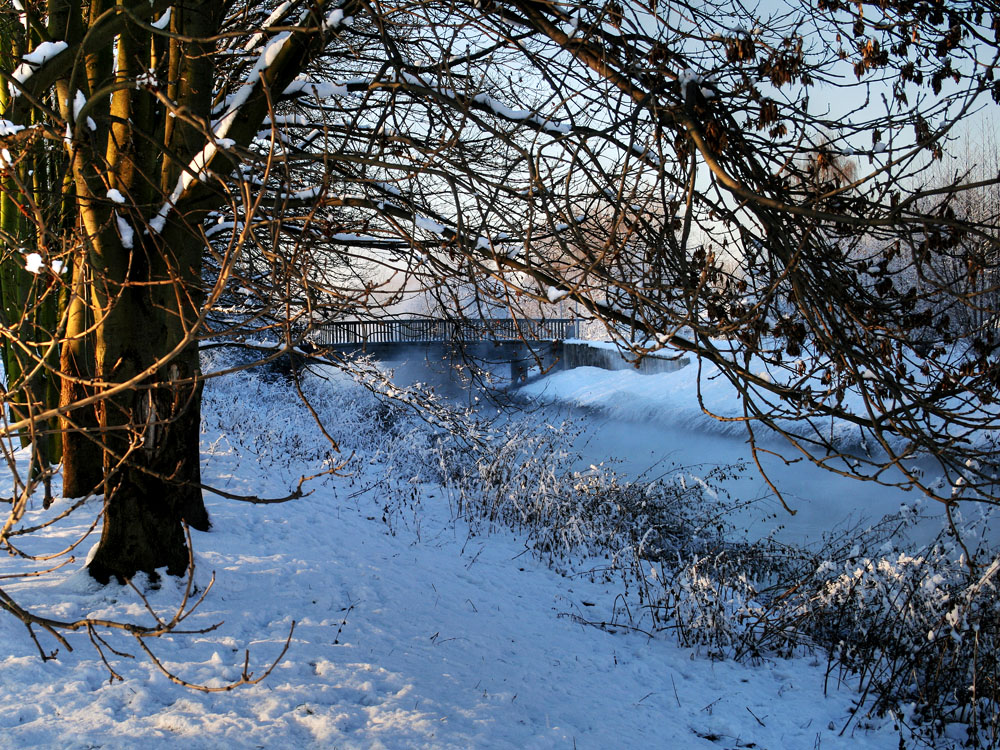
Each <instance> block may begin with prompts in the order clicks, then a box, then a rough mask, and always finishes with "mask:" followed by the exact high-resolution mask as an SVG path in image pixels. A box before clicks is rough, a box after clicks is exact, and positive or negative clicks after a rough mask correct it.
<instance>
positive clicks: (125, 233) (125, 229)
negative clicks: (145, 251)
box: [115, 211, 135, 250]
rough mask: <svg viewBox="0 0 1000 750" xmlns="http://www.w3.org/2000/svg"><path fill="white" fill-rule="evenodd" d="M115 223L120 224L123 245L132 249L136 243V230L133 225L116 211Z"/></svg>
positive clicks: (119, 231)
mask: <svg viewBox="0 0 1000 750" xmlns="http://www.w3.org/2000/svg"><path fill="white" fill-rule="evenodd" d="M115 223H116V224H117V225H118V235H119V236H120V237H121V239H122V247H123V248H125V249H126V250H131V249H132V247H133V246H134V244H135V230H134V229H132V225H131V224H129V223H128V222H127V221H126V220H125V219H123V218H122V217H121V216H119V214H118V212H117V211H116V212H115Z"/></svg>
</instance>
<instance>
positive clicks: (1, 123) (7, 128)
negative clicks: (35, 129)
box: [0, 120, 24, 136]
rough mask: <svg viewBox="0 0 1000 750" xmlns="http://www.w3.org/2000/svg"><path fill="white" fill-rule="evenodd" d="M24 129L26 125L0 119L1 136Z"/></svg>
mask: <svg viewBox="0 0 1000 750" xmlns="http://www.w3.org/2000/svg"><path fill="white" fill-rule="evenodd" d="M22 130H24V125H15V124H14V123H12V122H11V121H10V120H0V136H7V135H14V134H15V133H20V132H21V131H22Z"/></svg>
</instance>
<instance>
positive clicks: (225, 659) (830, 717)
mask: <svg viewBox="0 0 1000 750" xmlns="http://www.w3.org/2000/svg"><path fill="white" fill-rule="evenodd" d="M618 375H621V373H618ZM602 377H603V376H602ZM322 387H323V386H318V388H320V389H321V388H322ZM329 387H330V388H335V389H340V392H341V394H343V393H344V392H349V391H348V390H347V389H348V386H346V385H344V384H343V383H342V382H338V383H337V384H333V385H330V386H329ZM318 392H322V391H321V390H319V391H318ZM206 393H207V401H206V416H205V427H204V434H203V440H202V450H203V458H204V468H203V471H204V481H205V482H206V483H207V484H209V485H215V486H221V487H223V488H224V489H225V490H226V491H227V492H231V493H241V492H242V493H246V494H253V495H258V496H280V495H285V494H287V493H288V491H289V489H290V488H291V487H293V486H294V483H295V481H296V478H297V477H298V476H299V475H302V474H312V473H314V472H315V470H316V468H317V466H321V465H322V464H323V462H324V461H325V462H327V463H326V465H327V466H329V465H330V464H329V461H330V460H331V457H330V456H328V455H327V454H326V450H325V447H324V444H323V441H322V439H321V437H320V436H319V435H318V433H317V431H316V430H315V428H314V427H313V426H312V424H311V422H310V420H309V417H308V415H307V413H306V412H305V411H304V409H302V408H301V407H299V406H296V405H295V404H294V403H292V402H291V399H292V393H293V392H292V391H291V390H290V389H288V388H284V389H282V388H281V387H278V386H272V385H268V384H267V383H264V382H262V381H260V380H259V379H258V378H256V377H253V376H248V375H240V376H237V377H235V378H232V379H229V380H226V381H218V382H214V381H213V382H212V383H211V384H210V385H209V387H208V389H207V391H206ZM341 398H345V397H344V396H343V395H341ZM346 398H348V399H349V398H350V396H347V397H346ZM345 403H346V402H345ZM338 408H340V407H337V406H336V405H335V404H334V405H332V406H330V410H332V411H333V412H336V411H337V409H338ZM343 411H344V410H343V409H342V408H341V412H343ZM376 412H377V410H375V409H372V410H371V413H370V414H367V415H366V413H365V412H364V411H362V412H361V413H360V418H365V417H366V416H368V417H370V418H371V419H376V418H377V417H378V415H377V413H376ZM357 416H358V415H355V416H354V417H352V418H356V417H357ZM351 426H352V425H351V424H347V425H343V427H344V429H345V430H350V429H351ZM331 427H332V428H336V427H337V425H336V424H333V425H331ZM372 434H375V435H377V434H378V430H377V429H374V430H373V431H372ZM335 436H336V435H335ZM344 439H345V441H347V443H348V447H351V446H350V445H349V439H350V435H349V434H345V437H344ZM351 449H352V450H356V451H357V452H356V454H355V455H354V457H353V458H352V460H351V461H350V462H349V463H348V465H347V467H346V468H345V469H344V470H343V472H342V476H339V477H327V478H324V479H319V480H316V481H314V482H313V483H312V484H310V485H308V487H309V488H311V489H312V490H313V492H312V494H309V495H308V496H306V497H304V498H302V499H299V500H296V501H294V502H290V503H286V504H281V505H249V504H245V503H240V502H235V501H232V500H224V499H218V498H216V497H214V496H212V495H209V496H208V503H209V510H210V513H211V515H212V518H213V521H214V529H213V530H212V531H211V532H209V533H207V534H199V533H195V534H194V542H195V546H196V549H197V556H196V562H197V572H196V582H197V583H198V584H199V585H200V586H202V587H204V586H205V585H206V584H207V583H208V581H209V580H210V577H211V575H212V573H214V574H215V585H214V588H213V589H212V590H211V592H210V593H209V594H208V597H207V599H206V601H205V602H204V604H203V605H202V606H201V607H200V608H199V609H198V610H197V612H196V613H195V614H194V615H192V616H191V617H190V618H189V619H188V620H186V621H185V627H188V628H190V629H198V628H202V627H206V626H208V625H210V624H214V623H216V622H221V623H222V624H221V625H220V626H219V628H218V629H216V630H213V631H212V632H209V633H204V634H196V635H173V636H168V637H165V638H163V639H162V640H161V641H159V642H156V641H154V642H152V643H151V644H150V645H151V647H152V648H153V649H154V651H155V652H156V653H157V655H158V656H159V657H160V658H161V659H162V660H163V661H164V662H165V664H166V665H168V666H169V668H170V669H172V670H173V671H175V672H176V674H177V675H178V676H179V677H181V678H183V679H186V680H190V681H194V682H202V683H206V684H209V685H221V684H223V682H224V681H227V680H232V679H235V678H237V677H238V676H239V673H240V670H241V668H242V665H243V658H244V657H243V653H244V651H243V650H244V648H249V649H250V668H251V669H252V670H254V671H255V672H257V673H259V672H260V671H261V670H263V669H265V668H266V665H267V664H268V663H270V661H271V660H273V659H274V658H275V657H277V656H278V654H279V653H280V651H281V649H282V646H283V644H284V642H285V639H286V637H287V636H288V634H289V631H290V628H291V626H292V623H293V621H294V622H295V629H294V633H293V635H292V638H291V645H290V647H289V649H288V652H287V654H286V655H285V657H284V659H283V660H282V661H281V663H280V664H279V665H278V667H277V668H276V669H275V670H274V672H273V673H272V674H271V675H270V677H269V678H268V679H266V680H265V681H264V682H262V683H260V684H258V685H254V686H251V687H242V688H240V689H237V690H235V691H233V692H227V693H212V694H206V693H200V692H194V691H191V690H189V689H186V688H184V687H181V686H179V685H176V684H174V683H172V682H170V681H169V680H168V679H167V678H166V677H164V676H163V675H162V674H161V673H160V672H159V671H158V670H157V669H156V668H155V667H154V666H153V665H152V664H151V663H150V661H149V660H148V659H146V658H144V657H143V655H142V654H141V653H138V652H137V651H136V649H135V647H134V644H132V643H130V642H129V639H128V638H122V637H121V636H113V635H112V636H110V638H109V642H110V644H111V645H112V646H114V647H115V648H116V649H118V650H123V651H127V652H129V653H131V654H134V655H135V657H136V658H134V659H132V658H125V657H118V656H114V655H113V654H111V653H110V652H106V653H107V654H108V657H109V659H110V660H111V663H112V665H113V667H114V669H115V670H116V671H118V672H119V673H120V674H121V675H122V677H123V678H124V679H123V680H122V681H116V682H110V683H109V679H108V671H107V669H105V668H104V666H103V665H102V664H101V661H100V658H99V656H98V654H97V652H96V651H95V649H94V648H93V647H92V646H91V644H90V642H89V641H88V639H87V637H86V635H85V634H83V635H81V634H77V635H75V636H72V637H71V645H72V646H73V648H74V650H73V651H72V652H71V653H70V652H66V651H65V650H63V651H61V652H60V654H59V659H58V661H55V662H48V663H43V662H42V661H41V659H40V658H39V656H38V653H37V651H36V649H35V647H34V645H33V643H32V641H31V638H30V637H29V636H28V633H27V632H26V631H25V629H24V627H23V626H22V625H20V623H18V622H17V621H16V620H14V618H12V617H10V616H4V617H0V638H2V642H3V643H4V644H5V649H4V653H3V655H2V657H0V748H67V749H69V748H135V747H139V746H142V747H149V748H154V747H184V748H220V747H227V748H518V749H521V748H602V749H604V748H732V749H736V748H768V749H770V750H782V749H795V748H806V749H808V748H823V749H824V750H827V749H829V748H847V747H850V748H886V749H887V750H888V749H889V748H892V749H895V748H897V747H898V745H899V734H898V732H897V731H895V730H894V728H893V722H892V721H891V720H890V719H879V720H861V721H849V719H850V717H851V710H852V708H853V704H854V702H855V701H857V699H858V696H857V694H856V693H855V692H853V691H852V689H851V686H850V685H847V684H838V681H837V679H836V672H834V673H833V674H831V675H828V674H827V670H826V663H825V660H824V659H823V658H822V657H808V656H807V657H804V658H796V659H790V660H784V659H761V660H758V661H756V662H754V663H746V664H739V663H733V662H729V661H714V660H712V659H710V658H708V657H707V656H705V655H704V654H702V653H698V652H695V651H692V650H690V649H685V648H680V647H678V646H677V645H675V643H673V642H672V641H671V637H670V635H669V633H660V634H658V635H657V636H656V637H654V638H650V637H648V636H647V635H645V634H643V633H639V632H633V631H630V630H629V629H628V628H627V627H621V626H617V625H616V626H607V625H602V623H605V622H609V621H610V620H611V619H612V617H613V613H614V611H615V605H616V597H617V596H618V594H619V593H620V592H619V587H616V586H614V585H608V584H602V583H594V582H592V581H591V580H590V577H589V576H588V575H586V570H587V565H586V563H580V564H579V567H578V568H577V569H576V571H574V570H568V571H563V573H562V574H560V573H557V572H554V571H553V570H551V569H549V568H547V567H546V566H545V565H543V564H541V563H540V562H538V561H537V560H536V559H535V558H533V557H532V555H531V553H530V552H529V551H527V549H526V546H525V543H524V540H523V539H522V538H520V537H519V536H518V535H517V534H515V533H511V532H504V531H500V530H496V531H494V532H493V533H491V534H488V535H483V534H480V533H479V532H478V531H474V530H473V529H471V528H470V527H469V526H467V525H465V524H464V523H463V522H461V521H458V522H456V521H454V520H453V517H454V515H455V513H454V507H453V506H454V498H451V497H449V496H448V495H447V493H445V492H444V491H442V488H441V487H440V486H437V485H434V484H433V483H428V482H426V481H414V482H409V484H407V483H408V477H405V476H400V477H396V479H397V480H398V483H399V486H400V487H409V489H408V490H407V491H408V492H409V495H408V497H409V500H407V502H405V503H403V504H398V503H397V504H395V505H393V507H391V508H390V507H387V506H388V505H390V504H391V503H390V501H389V500H388V498H387V497H386V496H385V487H386V485H385V483H384V482H382V483H380V482H379V481H378V479H379V477H380V476H383V475H384V472H385V467H384V463H380V462H382V461H383V459H384V455H382V454H376V452H375V451H372V452H367V453H366V452H364V451H362V450H359V449H358V448H356V447H351ZM380 456H381V457H380ZM64 508H65V503H64V501H57V503H56V505H55V506H54V507H53V509H51V510H50V511H47V512H43V511H41V510H40V509H38V510H34V511H32V513H31V516H32V517H31V519H29V520H31V521H34V520H37V519H38V518H40V517H41V516H42V515H43V514H44V513H49V514H50V513H53V512H59V511H60V510H61V509H64ZM98 510H99V505H98V503H97V502H96V501H94V502H92V503H91V504H90V505H89V506H88V508H87V509H85V511H89V512H85V514H84V515H85V516H86V517H84V516H81V517H80V518H79V520H78V521H75V524H70V528H67V527H66V526H65V525H63V526H60V527H59V529H60V531H59V532H58V533H59V534H60V535H62V536H58V537H57V536H56V533H55V532H53V533H52V534H50V535H49V536H48V537H47V538H45V539H42V540H39V541H38V542H37V543H34V544H27V545H26V546H28V547H29V548H30V549H31V550H32V551H36V548H37V551H44V550H45V549H48V548H51V547H53V546H54V545H56V544H58V543H59V542H60V541H61V540H63V539H65V538H68V536H69V534H70V533H72V532H74V531H80V530H82V529H84V528H85V527H86V525H87V523H88V522H89V521H90V520H91V519H93V517H94V516H95V515H96V513H97V512H98ZM386 515H388V517H385V516H386ZM95 538H96V537H95ZM90 544H91V542H90V540H88V541H87V542H85V543H84V547H83V548H84V549H85V548H86V547H88V546H90ZM81 564H82V561H79V560H78V561H77V562H75V563H73V564H71V565H69V566H67V567H66V568H64V569H62V570H60V571H58V572H57V573H55V574H53V575H51V576H48V577H46V578H44V579H38V580H30V579H29V580H26V581H17V582H12V583H9V585H7V586H5V587H4V589H5V590H6V591H8V592H9V593H10V594H12V595H13V596H14V597H15V598H17V599H18V600H19V601H21V602H22V603H23V604H28V605H32V606H36V607H37V608H38V609H39V610H40V611H42V612H45V613H48V614H50V615H52V616H54V617H59V618H70V617H75V616H81V615H91V616H104V617H117V618H124V617H130V618H134V619H136V620H140V621H142V620H145V621H148V620H149V617H148V615H146V614H145V611H144V607H143V605H142V602H141V601H140V600H139V598H138V597H137V596H136V595H135V594H134V593H133V592H132V591H131V590H130V589H128V588H123V587H118V586H114V585H112V586H109V587H106V588H100V587H98V586H96V585H95V584H93V583H92V582H91V581H90V579H89V578H88V577H87V576H86V574H85V572H84V571H82V570H81ZM3 572H5V573H6V572H8V571H7V570H4V571H3ZM181 593H182V582H176V581H173V580H167V581H166V582H165V583H164V585H163V586H162V587H161V588H159V589H158V590H152V591H149V593H148V596H149V599H150V602H151V603H152V604H153V605H154V607H157V608H159V609H162V610H164V611H169V608H170V606H171V605H172V604H175V603H176V602H177V601H178V600H179V599H180V597H181ZM617 603H618V604H619V605H620V604H621V600H620V599H619V600H618V602H617ZM41 638H42V641H43V644H44V646H45V647H46V648H47V649H51V648H55V646H56V644H55V643H54V642H52V641H51V640H48V639H46V637H45V636H44V634H42V635H41ZM845 726H846V727H847V729H846V731H844V732H843V734H842V733H841V730H842V729H843V728H844V727H845Z"/></svg>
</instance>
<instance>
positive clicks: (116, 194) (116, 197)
mask: <svg viewBox="0 0 1000 750" xmlns="http://www.w3.org/2000/svg"><path fill="white" fill-rule="evenodd" d="M108 200H111V201H114V202H115V203H119V204H124V203H125V196H124V195H122V194H121V191H120V190H118V188H111V189H110V190H109V191H108Z"/></svg>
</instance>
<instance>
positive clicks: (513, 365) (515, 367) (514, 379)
mask: <svg viewBox="0 0 1000 750" xmlns="http://www.w3.org/2000/svg"><path fill="white" fill-rule="evenodd" d="M528 364H529V362H528V361H527V360H524V359H512V360H511V361H510V382H511V383H523V382H524V381H525V380H527V379H528Z"/></svg>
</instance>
